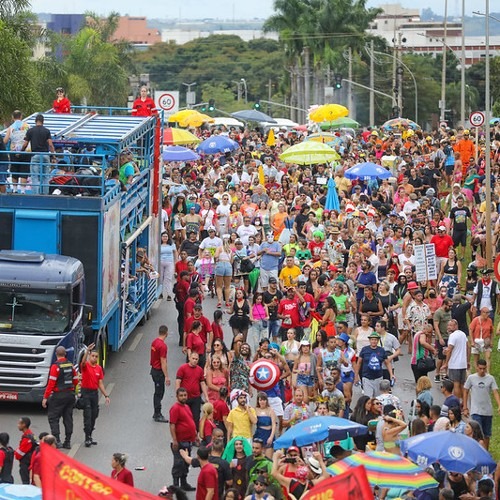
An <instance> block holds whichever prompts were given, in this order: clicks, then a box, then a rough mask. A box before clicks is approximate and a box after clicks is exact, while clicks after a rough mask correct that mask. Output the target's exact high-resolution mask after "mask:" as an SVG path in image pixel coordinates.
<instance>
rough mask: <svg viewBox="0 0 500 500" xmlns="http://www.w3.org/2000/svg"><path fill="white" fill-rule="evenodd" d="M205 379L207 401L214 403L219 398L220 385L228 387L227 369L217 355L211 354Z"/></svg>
mask: <svg viewBox="0 0 500 500" xmlns="http://www.w3.org/2000/svg"><path fill="white" fill-rule="evenodd" d="M206 380H207V387H208V391H207V392H208V401H209V402H210V403H214V401H217V400H218V399H220V390H221V388H222V387H229V371H228V370H227V368H224V366H223V365H222V361H221V359H220V358H219V356H212V359H211V360H210V365H209V366H208V368H207V370H206Z"/></svg>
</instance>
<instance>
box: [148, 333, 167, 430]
mask: <svg viewBox="0 0 500 500" xmlns="http://www.w3.org/2000/svg"><path fill="white" fill-rule="evenodd" d="M167 336H168V327H167V326H165V325H161V326H160V328H159V329H158V337H156V338H155V339H154V340H153V342H152V343H151V357H150V365H151V378H152V379H153V382H154V384H155V392H154V396H153V407H154V413H153V420H154V421H155V422H162V423H166V422H168V420H167V419H166V418H165V417H164V416H163V414H162V412H161V401H162V399H163V396H164V395H165V386H166V385H167V386H169V385H170V377H169V376H168V364H167V353H168V348H167V344H166V343H165V340H166V339H167Z"/></svg>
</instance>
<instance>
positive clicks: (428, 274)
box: [413, 243, 437, 282]
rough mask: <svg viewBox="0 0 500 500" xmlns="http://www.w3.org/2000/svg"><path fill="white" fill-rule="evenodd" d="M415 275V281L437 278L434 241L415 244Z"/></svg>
mask: <svg viewBox="0 0 500 500" xmlns="http://www.w3.org/2000/svg"><path fill="white" fill-rule="evenodd" d="M413 250H414V254H415V275H416V281H417V282H418V281H428V280H435V279H437V261H436V248H435V247H434V243H427V244H426V245H415V247H414V249H413Z"/></svg>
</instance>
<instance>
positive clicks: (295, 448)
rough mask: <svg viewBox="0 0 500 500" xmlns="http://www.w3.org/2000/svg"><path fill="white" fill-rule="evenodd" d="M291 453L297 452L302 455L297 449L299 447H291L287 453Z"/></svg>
mask: <svg viewBox="0 0 500 500" xmlns="http://www.w3.org/2000/svg"><path fill="white" fill-rule="evenodd" d="M291 451H296V452H297V453H300V450H299V449H298V448H297V446H289V447H288V449H287V450H286V452H287V453H290V452H291Z"/></svg>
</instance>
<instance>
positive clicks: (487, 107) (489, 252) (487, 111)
mask: <svg viewBox="0 0 500 500" xmlns="http://www.w3.org/2000/svg"><path fill="white" fill-rule="evenodd" d="M485 4H486V5H485V9H484V14H483V13H481V12H474V14H478V15H480V16H484V24H485V27H484V31H485V38H484V42H485V43H484V71H485V78H484V80H485V81H484V100H485V103H484V122H485V123H484V135H485V139H486V140H485V148H486V155H485V160H486V168H485V172H484V173H485V177H486V190H485V194H486V266H487V267H491V266H492V265H493V249H492V244H491V240H492V238H491V236H492V235H491V143H490V115H491V102H490V17H491V19H494V20H495V21H500V20H499V19H497V18H496V17H494V16H490V0H485Z"/></svg>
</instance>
